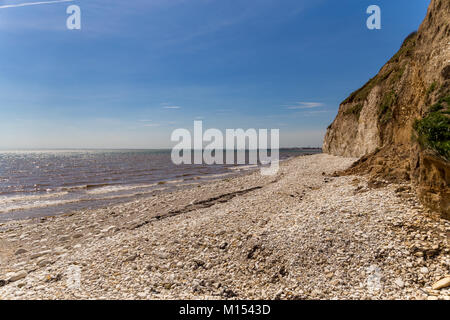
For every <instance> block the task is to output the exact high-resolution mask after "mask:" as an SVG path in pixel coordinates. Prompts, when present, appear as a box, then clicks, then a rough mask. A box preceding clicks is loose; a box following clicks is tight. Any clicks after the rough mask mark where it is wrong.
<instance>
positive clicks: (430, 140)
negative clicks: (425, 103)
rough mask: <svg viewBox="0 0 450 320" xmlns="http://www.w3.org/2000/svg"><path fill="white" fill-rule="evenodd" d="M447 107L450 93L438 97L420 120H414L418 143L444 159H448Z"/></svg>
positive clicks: (449, 137)
mask: <svg viewBox="0 0 450 320" xmlns="http://www.w3.org/2000/svg"><path fill="white" fill-rule="evenodd" d="M449 107H450V95H448V96H445V97H442V98H441V99H439V100H438V102H437V103H436V104H434V105H433V106H431V107H430V110H429V113H428V114H427V115H426V116H425V117H424V118H423V119H422V120H416V121H415V123H414V130H415V131H416V133H417V140H418V142H419V143H420V145H421V146H422V147H424V148H429V149H432V150H434V151H436V152H437V153H438V154H439V155H441V156H442V157H444V158H445V159H446V160H450V116H449V114H450V112H449Z"/></svg>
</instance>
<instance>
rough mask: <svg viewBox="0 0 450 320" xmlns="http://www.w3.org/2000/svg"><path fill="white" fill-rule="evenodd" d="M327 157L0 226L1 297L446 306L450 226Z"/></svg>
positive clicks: (410, 196)
mask: <svg viewBox="0 0 450 320" xmlns="http://www.w3.org/2000/svg"><path fill="white" fill-rule="evenodd" d="M355 160H356V159H353V158H342V157H335V156H331V155H327V154H317V155H310V156H300V157H295V158H292V159H289V160H287V161H284V162H282V163H281V165H280V170H279V171H278V173H277V174H276V175H274V176H262V175H261V174H260V172H259V171H254V172H252V173H247V174H244V175H241V176H238V177H233V178H227V179H223V180H219V181H212V182H203V183H199V184H198V185H193V186H191V187H189V188H184V189H182V190H176V191H172V192H165V193H164V192H162V193H159V194H155V195H153V196H149V197H148V198H143V199H142V198H141V199H138V200H136V201H132V202H128V203H125V204H119V205H115V206H110V207H107V208H100V209H95V210H83V211H76V212H69V213H67V214H64V215H59V216H53V217H44V218H36V219H28V220H16V221H8V222H5V223H2V224H0V299H339V300H340V299H420V300H449V299H450V287H449V286H450V247H449V239H450V222H449V221H446V220H443V219H440V217H439V215H437V214H435V213H433V212H430V211H428V210H427V209H425V208H423V207H422V206H421V205H420V203H419V202H418V200H417V198H416V196H415V194H414V190H412V187H411V185H409V184H407V183H405V184H390V183H387V182H385V181H379V183H376V184H374V183H373V182H369V178H368V177H367V176H338V175H335V174H334V173H335V172H336V171H339V170H343V169H346V168H348V167H349V166H350V165H351V164H352V163H353V162H354V161H355Z"/></svg>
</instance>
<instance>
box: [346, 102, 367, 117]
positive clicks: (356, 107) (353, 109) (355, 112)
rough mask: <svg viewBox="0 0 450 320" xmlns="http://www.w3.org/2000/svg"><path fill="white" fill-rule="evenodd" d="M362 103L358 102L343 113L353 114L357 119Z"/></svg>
mask: <svg viewBox="0 0 450 320" xmlns="http://www.w3.org/2000/svg"><path fill="white" fill-rule="evenodd" d="M363 107H364V105H363V104H362V103H358V104H356V105H354V106H352V107H351V108H349V109H347V110H346V111H344V115H346V116H348V115H354V116H355V117H356V118H357V119H359V116H360V114H361V110H362V109H363Z"/></svg>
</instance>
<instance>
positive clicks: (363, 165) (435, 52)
mask: <svg viewBox="0 0 450 320" xmlns="http://www.w3.org/2000/svg"><path fill="white" fill-rule="evenodd" d="M323 150H324V152H326V153H330V154H333V155H340V156H351V157H360V160H359V161H358V162H357V163H356V164H355V165H354V166H353V167H352V168H351V169H350V170H349V171H348V172H352V173H356V172H359V173H369V174H371V175H372V176H373V177H374V178H375V179H377V178H381V177H382V178H383V179H385V180H391V181H394V180H399V179H400V180H405V179H406V180H411V181H412V183H413V185H414V186H415V188H416V190H417V193H418V195H419V197H420V199H421V200H422V201H423V202H424V204H426V205H427V206H428V207H430V208H432V209H434V210H437V211H439V212H441V213H442V216H443V217H444V218H447V219H448V218H450V190H449V181H450V1H449V0H432V1H431V3H430V6H429V8H428V12H427V15H426V17H425V20H424V21H423V23H422V24H421V26H420V28H419V30H418V31H417V32H414V33H411V34H410V35H409V36H408V37H407V38H406V39H405V41H404V42H403V44H402V46H401V48H400V50H399V51H398V52H397V53H396V54H395V55H394V56H393V57H392V58H391V59H390V60H389V61H388V62H387V63H386V64H385V65H384V66H383V67H382V68H381V70H380V71H379V73H378V74H377V75H376V76H375V77H373V78H372V79H371V80H369V82H367V83H366V84H365V85H364V86H363V87H362V88H361V89H359V90H357V91H355V92H354V93H352V94H351V95H350V96H349V97H348V98H347V99H346V100H345V101H344V102H342V104H341V105H340V107H339V111H338V114H337V116H336V119H335V120H334V122H333V123H332V124H331V125H330V126H329V127H328V130H327V133H326V136H325V140H324V144H323Z"/></svg>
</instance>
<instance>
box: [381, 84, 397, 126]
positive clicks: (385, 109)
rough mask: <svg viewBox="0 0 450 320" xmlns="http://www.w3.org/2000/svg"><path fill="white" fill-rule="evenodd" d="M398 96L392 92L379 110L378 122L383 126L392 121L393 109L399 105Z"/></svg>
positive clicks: (387, 95)
mask: <svg viewBox="0 0 450 320" xmlns="http://www.w3.org/2000/svg"><path fill="white" fill-rule="evenodd" d="M397 99H398V97H397V94H396V93H395V91H394V90H391V92H389V93H388V94H386V95H385V96H384V97H383V101H381V105H380V107H379V109H378V120H379V121H380V123H381V124H383V125H385V124H387V123H388V122H389V121H391V119H392V115H393V111H392V107H393V106H394V105H395V104H396V103H397Z"/></svg>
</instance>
